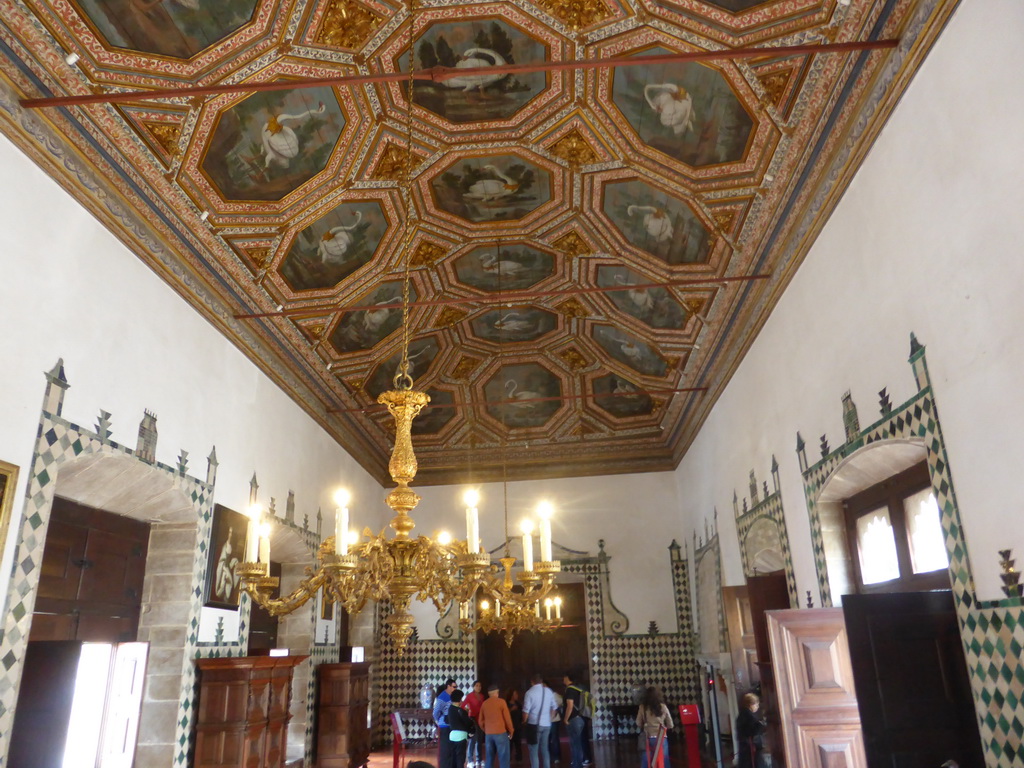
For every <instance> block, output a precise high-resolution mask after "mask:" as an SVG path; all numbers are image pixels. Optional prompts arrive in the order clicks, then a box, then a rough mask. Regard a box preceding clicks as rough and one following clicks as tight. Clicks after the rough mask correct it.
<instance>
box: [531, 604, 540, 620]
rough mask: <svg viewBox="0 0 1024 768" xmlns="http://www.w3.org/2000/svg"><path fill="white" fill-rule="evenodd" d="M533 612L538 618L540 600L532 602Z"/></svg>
mask: <svg viewBox="0 0 1024 768" xmlns="http://www.w3.org/2000/svg"><path fill="white" fill-rule="evenodd" d="M533 612H534V614H535V615H536V616H537V618H538V619H539V618H540V601H539V600H538V601H537V602H536V603H534V604H533Z"/></svg>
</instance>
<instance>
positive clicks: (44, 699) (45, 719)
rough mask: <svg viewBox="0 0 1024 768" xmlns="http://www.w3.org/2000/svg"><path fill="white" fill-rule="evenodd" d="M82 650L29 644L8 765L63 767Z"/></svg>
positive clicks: (59, 644) (65, 645) (62, 645)
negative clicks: (76, 676)
mask: <svg viewBox="0 0 1024 768" xmlns="http://www.w3.org/2000/svg"><path fill="white" fill-rule="evenodd" d="M81 649H82V646H81V643H77V642H30V643H29V644H28V648H27V650H26V652H25V667H24V671H23V672H22V678H21V688H20V689H19V691H18V704H17V708H16V709H15V714H14V727H13V730H12V732H11V746H10V752H9V754H8V763H7V764H8V765H10V766H17V768H53V767H54V766H58V765H61V764H62V763H63V760H64V746H65V743H66V742H67V730H68V722H69V721H70V719H71V702H72V699H73V697H74V693H75V675H76V674H77V672H78V659H79V656H80V655H81Z"/></svg>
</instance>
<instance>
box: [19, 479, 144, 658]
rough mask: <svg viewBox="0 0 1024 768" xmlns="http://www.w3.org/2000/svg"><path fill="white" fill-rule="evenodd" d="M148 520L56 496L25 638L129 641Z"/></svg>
mask: <svg viewBox="0 0 1024 768" xmlns="http://www.w3.org/2000/svg"><path fill="white" fill-rule="evenodd" d="M148 547H149V524H148V523H145V522H142V521H141V520H134V519H132V518H128V517H122V516H121V515H115V514H111V513H110V512H104V511H102V510H99V509H93V508H91V507H86V506H83V505H81V504H77V503H75V502H73V501H69V500H67V499H63V498H61V497H59V496H58V497H57V498H55V499H54V500H53V510H52V512H51V517H50V524H49V527H48V529H47V534H46V547H45V548H44V550H43V563H42V568H41V569H40V577H39V592H38V594H37V597H36V604H35V613H34V615H33V617H32V629H31V634H30V636H29V639H30V640H79V641H83V642H110V643H117V642H125V641H132V640H135V638H136V636H137V633H138V627H139V610H140V608H141V606H142V583H143V579H144V578H145V573H146V552H147V549H148Z"/></svg>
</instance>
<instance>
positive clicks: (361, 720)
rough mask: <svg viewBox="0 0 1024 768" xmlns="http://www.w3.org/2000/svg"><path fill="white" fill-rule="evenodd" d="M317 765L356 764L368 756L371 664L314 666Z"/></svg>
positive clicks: (339, 766) (344, 767)
mask: <svg viewBox="0 0 1024 768" xmlns="http://www.w3.org/2000/svg"><path fill="white" fill-rule="evenodd" d="M317 678H318V683H319V693H318V699H317V740H316V745H317V760H316V764H317V768H357V766H361V765H366V763H367V761H368V760H369V757H370V730H369V728H368V727H367V725H366V713H367V707H368V706H369V703H370V665H369V664H366V663H354V662H346V663H343V664H321V665H320V666H319V667H318V668H317Z"/></svg>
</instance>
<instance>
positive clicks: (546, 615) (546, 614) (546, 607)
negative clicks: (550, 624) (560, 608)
mask: <svg viewBox="0 0 1024 768" xmlns="http://www.w3.org/2000/svg"><path fill="white" fill-rule="evenodd" d="M538 605H539V603H538ZM544 618H545V619H547V620H548V621H551V598H550V597H549V598H548V599H547V600H545V601H544Z"/></svg>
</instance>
